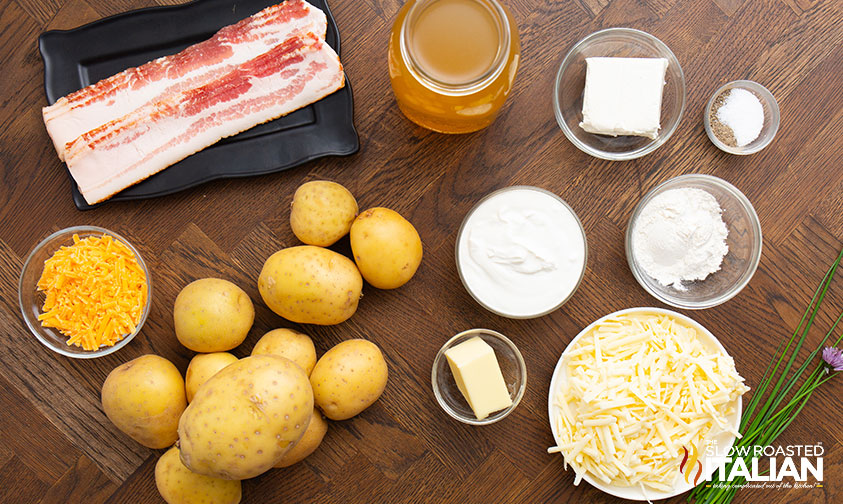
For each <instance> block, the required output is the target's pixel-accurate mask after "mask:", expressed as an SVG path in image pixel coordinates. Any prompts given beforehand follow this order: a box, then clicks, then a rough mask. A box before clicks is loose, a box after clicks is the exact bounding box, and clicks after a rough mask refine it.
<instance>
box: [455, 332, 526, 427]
mask: <svg viewBox="0 0 843 504" xmlns="http://www.w3.org/2000/svg"><path fill="white" fill-rule="evenodd" d="M445 357H446V358H447V359H448V365H449V366H450V367H451V372H452V373H454V379H455V380H456V382H457V387H458V388H459V389H460V392H462V395H463V397H465V400H466V401H468V405H469V406H471V410H472V411H473V412H474V416H476V417H477V419H478V420H483V419H484V418H486V417H487V416H489V415H490V414H491V413H494V412H496V411H500V410H502V409H505V408H508V407H510V406H512V398H511V397H510V395H509V390H508V389H507V388H506V382H505V381H504V379H503V374H502V373H501V368H500V366H499V365H498V359H497V358H496V357H495V351H494V349H493V348H492V347H491V346H489V344H488V343H486V342H485V341H483V340H482V339H481V338H479V337H474V338H471V339H469V340H466V341H464V342H462V343H460V344H459V345H456V346H454V347H452V348H449V349H448V350H446V351H445Z"/></svg>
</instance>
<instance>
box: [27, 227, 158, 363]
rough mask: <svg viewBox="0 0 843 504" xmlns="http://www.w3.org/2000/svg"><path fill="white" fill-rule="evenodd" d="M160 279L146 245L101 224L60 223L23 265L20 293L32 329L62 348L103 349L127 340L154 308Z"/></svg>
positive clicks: (72, 353)
mask: <svg viewBox="0 0 843 504" xmlns="http://www.w3.org/2000/svg"><path fill="white" fill-rule="evenodd" d="M151 298H152V283H151V281H150V278H149V271H148V270H147V268H146V264H145V263H144V262H143V259H142V258H141V256H140V253H139V252H138V251H137V249H135V248H134V247H133V246H132V245H131V244H130V243H129V242H128V241H126V239H124V238H123V237H122V236H120V235H118V234H117V233H114V232H112V231H109V230H107V229H104V228H100V227H95V226H76V227H70V228H66V229H62V230H61V231H57V232H55V233H53V234H51V235H50V236H48V237H47V238H45V239H44V240H43V241H42V242H41V243H39V244H38V245H36V246H35V248H34V249H33V250H32V252H31V253H30V254H29V257H28V258H27V259H26V262H25V263H24V265H23V271H22V272H21V276H20V282H19V284H18V300H19V302H20V308H21V313H22V314H23V318H24V321H25V322H26V325H27V326H28V327H29V329H30V331H32V334H34V335H35V337H36V338H38V340H39V341H40V342H41V343H43V344H44V345H45V346H47V347H48V348H50V349H51V350H53V351H54V352H57V353H60V354H62V355H66V356H68V357H73V358H78V359H90V358H94V357H102V356H103V355H108V354H110V353H113V352H116V351H117V350H119V349H120V348H122V347H123V346H125V345H126V344H127V343H129V341H131V340H132V338H134V337H135V335H136V334H137V333H138V332H139V331H140V329H141V327H142V326H143V323H144V322H145V321H146V317H147V315H148V314H149V307H150V305H151V303H150V300H151Z"/></svg>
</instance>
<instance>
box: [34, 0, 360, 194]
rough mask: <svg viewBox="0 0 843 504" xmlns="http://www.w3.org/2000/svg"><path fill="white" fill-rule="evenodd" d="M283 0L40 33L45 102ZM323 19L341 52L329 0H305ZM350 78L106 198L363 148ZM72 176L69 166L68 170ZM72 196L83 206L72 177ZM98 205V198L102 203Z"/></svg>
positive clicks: (184, 9)
mask: <svg viewBox="0 0 843 504" xmlns="http://www.w3.org/2000/svg"><path fill="white" fill-rule="evenodd" d="M279 1H280V0H195V1H194V2H192V3H189V4H183V5H177V6H166V7H151V8H147V9H140V10H136V11H132V12H127V13H124V14H118V15H116V16H112V17H109V18H106V19H101V20H99V21H95V22H93V23H90V24H87V25H85V26H81V27H79V28H75V29H73V30H66V31H62V30H52V31H48V32H44V33H43V34H41V36H40V37H39V38H38V44H39V47H40V50H41V57H42V58H43V59H44V86H45V88H46V91H47V101H48V102H49V103H50V104H53V103H55V102H56V100H58V99H59V98H60V97H62V96H64V95H66V94H68V93H71V92H73V91H76V90H78V89H81V88H83V87H85V86H87V85H89V84H92V83H94V82H97V81H99V80H101V79H104V78H106V77H109V76H111V75H114V74H115V73H117V72H121V71H123V70H125V69H126V68H130V67H133V66H138V65H142V64H144V63H146V62H147V61H150V60H152V59H155V58H158V57H160V56H165V55H167V54H174V53H177V52H179V51H181V50H182V49H184V48H185V47H187V46H189V45H191V44H195V43H197V42H200V41H202V40H205V39H208V38H210V37H211V36H212V35H213V34H214V33H216V32H217V30H219V29H220V28H222V27H223V26H226V25H229V24H233V23H236V22H237V21H239V20H241V19H243V18H245V17H248V16H251V15H252V14H254V13H256V12H258V11H260V10H261V9H264V8H266V7H268V6H270V5H273V4H276V3H278V2H279ZM307 1H308V2H310V3H311V4H312V5H313V6H315V7H318V8H319V9H322V10H323V11H324V12H325V15H326V16H327V18H328V33H327V36H326V41H327V42H328V45H330V46H331V47H332V48H333V49H334V50H335V51H336V52H337V54H339V53H340V36H339V32H338V31H337V24H336V21H334V17H333V16H332V15H331V11H330V9H329V8H328V4H327V2H326V0H307ZM353 110H354V108H353V103H352V97H351V84H350V83H349V81H348V75H347V74H346V79H345V87H343V88H342V89H340V90H339V91H337V92H336V93H334V94H332V95H329V96H327V97H325V98H323V99H322V100H320V101H318V102H316V103H313V104H311V105H309V106H307V107H305V108H303V109H300V110H297V111H295V112H293V113H291V114H289V115H286V116H284V117H281V118H279V119H276V120H274V121H270V122H268V123H265V124H261V125H259V126H255V127H254V128H252V129H250V130H247V131H244V132H242V133H240V134H239V135H235V136H232V137H229V138H225V139H223V140H221V141H220V142H218V143H216V144H214V145H212V146H210V147H208V148H207V149H204V150H202V151H200V152H197V153H196V154H194V155H192V156H189V157H187V158H185V159H183V160H182V161H180V162H178V163H176V164H174V165H172V166H170V167H169V168H167V169H165V170H163V171H160V172H158V173H157V174H155V175H153V176H151V177H149V178H148V179H146V180H144V181H142V182H140V183H138V184H135V185H134V186H132V187H129V188H127V189H124V190H123V191H121V192H119V193H117V194H115V195H114V196H112V197H111V198H110V199H108V200H106V202H108V201H125V200H136V199H145V198H152V197H156V196H163V195H165V194H172V193H174V192H178V191H181V190H184V189H187V188H189V187H193V186H195V185H198V184H201V183H202V182H207V181H209V180H214V179H218V178H230V177H249V176H252V175H261V174H265V173H273V172H277V171H281V170H286V169H288V168H292V167H294V166H298V165H301V164H303V163H306V162H308V161H311V160H313V159H316V158H320V157H324V156H347V155H349V154H354V153H355V152H357V151H358V149H359V148H360V143H359V140H358V137H357V131H356V130H355V129H354V122H353ZM67 175H68V177H70V172H69V171H68V173H67ZM70 183H71V188H72V192H73V203H74V204H76V208H78V209H79V210H88V209H91V208H94V207H95V206H98V205H94V206H91V205H88V204H87V203H86V202H85V198H83V197H82V194H81V193H80V192H79V188H78V187H77V186H76V182H75V181H74V180H73V178H72V177H70ZM100 204H102V203H100Z"/></svg>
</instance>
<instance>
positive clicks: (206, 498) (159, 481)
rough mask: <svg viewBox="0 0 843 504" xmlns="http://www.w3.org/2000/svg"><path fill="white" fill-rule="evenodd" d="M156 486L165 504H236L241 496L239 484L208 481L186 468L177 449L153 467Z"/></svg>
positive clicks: (235, 481)
mask: <svg viewBox="0 0 843 504" xmlns="http://www.w3.org/2000/svg"><path fill="white" fill-rule="evenodd" d="M155 486H156V487H158V493H160V494H161V497H162V498H163V499H164V500H165V501H167V504H237V503H239V502H240V498H241V496H242V490H241V488H240V481H238V480H224V479H219V478H210V477H208V476H203V475H201V474H196V473H195V472H192V471H191V470H190V469H188V468H187V467H185V466H184V464H182V463H181V460H179V449H178V447H176V446H174V447H172V448H170V449H169V450H167V453H165V454H164V455H161V458H159V459H158V463H157V464H155Z"/></svg>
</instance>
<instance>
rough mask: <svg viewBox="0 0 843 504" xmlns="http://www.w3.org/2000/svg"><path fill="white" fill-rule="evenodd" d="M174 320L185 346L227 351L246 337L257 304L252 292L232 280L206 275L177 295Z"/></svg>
mask: <svg viewBox="0 0 843 504" xmlns="http://www.w3.org/2000/svg"><path fill="white" fill-rule="evenodd" d="M173 320H174V322H175V327H176V337H177V338H178V339H179V341H180V342H181V344H182V345H184V346H186V347H187V348H189V349H191V350H193V351H195V352H202V353H211V352H224V351H226V350H231V349H232V348H234V347H236V346H237V345H239V344H240V343H242V342H243V340H244V339H246V335H247V334H249V329H251V327H252V323H253V322H254V321H255V307H254V305H253V304H252V300H251V299H249V295H248V294H246V292H245V291H244V290H243V289H241V288H240V287H238V286H236V285H234V284H233V283H231V282H229V281H228V280H222V279H219V278H203V279H201V280H196V281H195V282H192V283H190V284H188V285H187V286H186V287H185V288H184V289H182V291H181V292H180V293H179V295H178V297H176V303H175V306H174V307H173Z"/></svg>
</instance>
